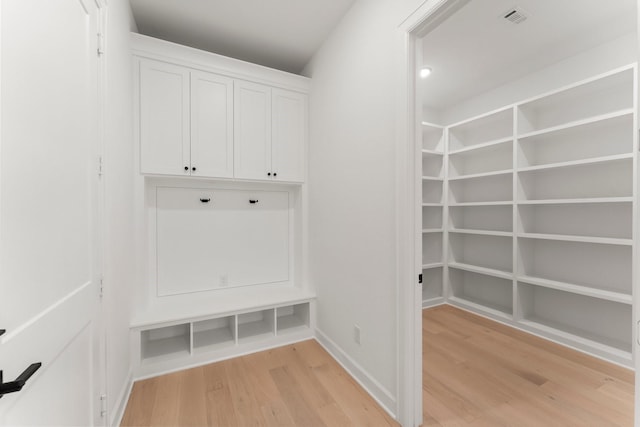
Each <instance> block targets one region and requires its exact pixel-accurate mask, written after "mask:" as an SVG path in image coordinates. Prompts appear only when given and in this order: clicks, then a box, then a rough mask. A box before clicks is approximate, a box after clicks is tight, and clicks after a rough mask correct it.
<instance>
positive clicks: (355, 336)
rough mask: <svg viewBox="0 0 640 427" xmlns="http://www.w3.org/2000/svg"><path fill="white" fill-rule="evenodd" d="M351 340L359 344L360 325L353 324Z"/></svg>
mask: <svg viewBox="0 0 640 427" xmlns="http://www.w3.org/2000/svg"><path fill="white" fill-rule="evenodd" d="M353 340H354V341H355V342H356V344H358V345H360V326H358V325H353Z"/></svg>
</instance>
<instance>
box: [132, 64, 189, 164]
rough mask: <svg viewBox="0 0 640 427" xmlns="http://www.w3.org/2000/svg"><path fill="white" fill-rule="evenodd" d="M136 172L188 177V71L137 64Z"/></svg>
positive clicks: (167, 65) (163, 66)
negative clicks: (138, 99)
mask: <svg viewBox="0 0 640 427" xmlns="http://www.w3.org/2000/svg"><path fill="white" fill-rule="evenodd" d="M139 78H140V84H139V91H140V92H139V97H140V110H139V111H140V169H141V171H142V172H143V173H150V174H154V173H155V174H164V175H189V174H190V172H191V159H190V156H191V154H190V148H189V132H190V130H189V70H188V69H186V68H183V67H178V66H177V65H172V64H167V63H164V62H158V61H151V60H142V61H140V76H139Z"/></svg>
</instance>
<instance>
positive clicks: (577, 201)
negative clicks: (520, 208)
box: [516, 197, 633, 205]
mask: <svg viewBox="0 0 640 427" xmlns="http://www.w3.org/2000/svg"><path fill="white" fill-rule="evenodd" d="M632 202H633V197H589V198H585V197H583V198H563V199H538V200H518V201H517V202H516V203H517V204H519V205H567V204H585V203H632Z"/></svg>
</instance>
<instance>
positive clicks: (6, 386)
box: [0, 362, 42, 397]
mask: <svg viewBox="0 0 640 427" xmlns="http://www.w3.org/2000/svg"><path fill="white" fill-rule="evenodd" d="M41 366H42V363H40V362H38V363H32V364H31V365H30V366H29V367H28V368H27V369H25V370H24V372H23V373H21V374H20V376H19V377H18V378H16V380H15V381H11V382H8V383H5V382H3V381H2V371H0V397H2V396H4V395H5V394H8V393H15V392H17V391H20V390H22V387H24V385H25V384H26V383H27V380H28V379H29V378H31V376H32V375H33V374H35V373H36V371H37V370H38V369H40V367H41Z"/></svg>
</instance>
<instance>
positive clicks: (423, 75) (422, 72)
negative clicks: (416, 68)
mask: <svg viewBox="0 0 640 427" xmlns="http://www.w3.org/2000/svg"><path fill="white" fill-rule="evenodd" d="M431 71H432V70H431V68H429V67H424V68H421V69H420V78H421V79H426V78H427V77H429V76H430V75H431Z"/></svg>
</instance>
